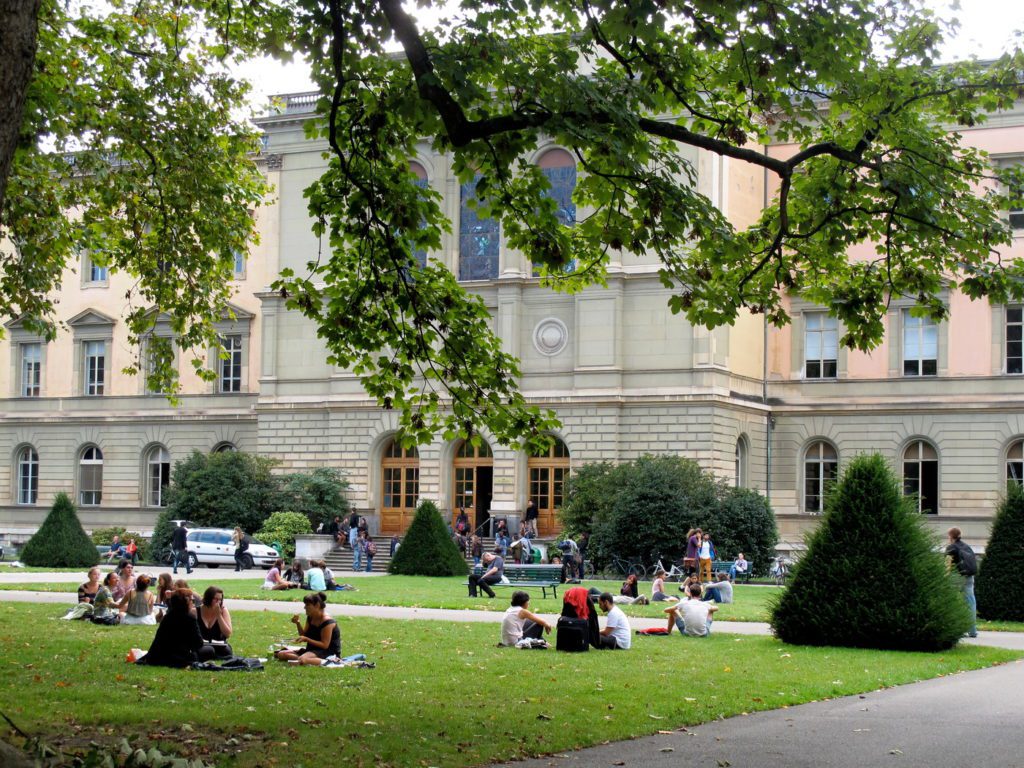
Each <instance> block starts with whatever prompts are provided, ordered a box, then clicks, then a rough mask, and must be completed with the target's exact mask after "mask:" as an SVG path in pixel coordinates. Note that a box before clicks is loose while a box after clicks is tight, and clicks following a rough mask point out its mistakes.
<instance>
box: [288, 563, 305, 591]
mask: <svg viewBox="0 0 1024 768" xmlns="http://www.w3.org/2000/svg"><path fill="white" fill-rule="evenodd" d="M284 578H285V580H286V581H287V582H288V583H289V584H294V585H295V586H296V587H301V586H302V583H303V582H304V581H305V580H306V572H305V570H303V568H302V561H301V560H299V558H295V559H294V560H292V566H291V568H289V569H288V570H287V571H285V572H284Z"/></svg>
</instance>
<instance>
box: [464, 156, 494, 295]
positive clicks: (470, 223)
mask: <svg viewBox="0 0 1024 768" xmlns="http://www.w3.org/2000/svg"><path fill="white" fill-rule="evenodd" d="M481 178H482V176H480V175H479V174H478V175H476V176H474V177H473V180H472V181H467V182H466V183H465V184H463V185H462V186H461V187H460V190H459V192H460V208H459V280H493V279H495V278H496V277H497V276H498V237H499V226H498V220H497V219H481V218H480V217H479V216H478V215H477V209H476V200H477V190H476V185H477V183H478V182H479V181H480V179H481Z"/></svg>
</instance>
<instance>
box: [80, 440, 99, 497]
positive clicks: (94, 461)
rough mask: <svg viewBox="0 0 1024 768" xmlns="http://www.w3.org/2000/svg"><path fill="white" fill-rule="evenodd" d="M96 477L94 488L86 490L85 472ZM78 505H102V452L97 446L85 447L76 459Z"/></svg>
mask: <svg viewBox="0 0 1024 768" xmlns="http://www.w3.org/2000/svg"><path fill="white" fill-rule="evenodd" d="M94 467H99V469H98V470H95V469H93V471H92V472H89V474H95V475H97V476H98V482H97V483H96V487H89V488H86V474H87V470H89V469H92V468H94ZM78 503H79V504H80V505H81V506H83V507H98V506H99V505H100V504H102V503H103V451H102V450H101V449H100V447H99V446H98V445H87V446H86V447H85V448H83V449H82V452H81V454H80V456H79V459H78Z"/></svg>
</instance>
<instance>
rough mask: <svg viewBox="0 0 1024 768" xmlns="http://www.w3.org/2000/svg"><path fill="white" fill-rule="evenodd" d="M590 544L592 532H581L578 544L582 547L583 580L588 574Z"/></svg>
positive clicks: (581, 576) (581, 579) (581, 574)
mask: <svg viewBox="0 0 1024 768" xmlns="http://www.w3.org/2000/svg"><path fill="white" fill-rule="evenodd" d="M589 544H590V534H589V533H587V532H586V531H584V532H583V533H581V534H580V538H579V540H578V541H577V542H576V545H577V546H578V547H579V549H580V581H583V579H584V578H586V575H587V546H588V545H589Z"/></svg>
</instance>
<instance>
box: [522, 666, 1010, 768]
mask: <svg viewBox="0 0 1024 768" xmlns="http://www.w3.org/2000/svg"><path fill="white" fill-rule="evenodd" d="M1022 711H1024V662H1015V663H1013V664H1007V665H1005V666H1001V667H992V668H989V669H983V670H978V671H976V672H966V673H963V674H959V675H952V676H950V677H943V678H936V679H934V680H927V681H925V682H923V683H915V684H913V685H903V686H899V687H898V688H890V689H887V690H884V691H873V692H871V693H866V694H862V695H860V696H848V697H846V698H842V699H833V700H831V701H819V702H814V703H812V704H802V705H800V706H797V707H790V708H789V709H777V710H773V711H771V712H758V713H757V714H754V715H748V716H740V717H732V718H729V719H728V720H719V721H714V722H710V723H706V724H704V725H696V726H693V727H691V728H688V729H686V730H680V731H674V732H673V733H671V734H665V735H658V736H648V737H645V738H641V739H634V740H632V741H620V742H615V743H612V744H605V745H603V746H599V747H591V748H590V749H582V750H579V751H578V752H571V753H567V754H560V755H554V756H550V757H543V758H535V759H533V760H523V761H521V762H516V763H514V766H515V768H541V766H544V768H548V766H558V767H559V768H575V767H576V766H588V767H589V766H627V767H629V766H632V767H633V768H679V766H687V768H701V767H703V766H707V767H708V768H723V766H730V767H731V768H762V766H779V768H864V767H865V766H893V768H941V767H945V766H973V767H978V766H1021V765H1024V731H1022V730H1021V727H1020V713H1021V712H1022Z"/></svg>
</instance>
